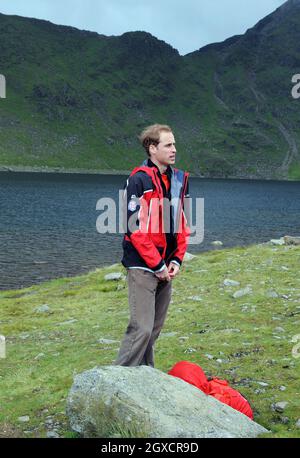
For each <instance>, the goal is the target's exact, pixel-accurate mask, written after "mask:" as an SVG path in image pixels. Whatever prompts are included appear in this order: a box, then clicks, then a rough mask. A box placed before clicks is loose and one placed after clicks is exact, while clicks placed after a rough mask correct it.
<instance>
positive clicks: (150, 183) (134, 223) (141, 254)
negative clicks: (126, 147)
mask: <svg viewBox="0 0 300 458" xmlns="http://www.w3.org/2000/svg"><path fill="white" fill-rule="evenodd" d="M166 174H167V176H168V178H169V182H170V187H169V191H168V190H167V189H166V187H165V185H164V183H163V180H162V178H161V174H160V171H159V169H158V167H157V166H156V165H155V164H154V163H153V162H152V161H151V160H150V159H148V160H146V161H145V162H144V164H143V165H142V166H141V167H136V168H135V169H134V170H133V171H132V173H131V175H130V177H129V178H128V180H127V184H126V186H125V191H124V207H125V208H124V210H125V213H126V218H125V221H124V223H125V235H124V239H123V251H124V254H123V259H122V264H123V265H124V267H126V268H142V269H146V270H150V271H152V272H159V271H161V270H163V269H164V268H165V265H169V263H170V262H171V261H172V262H175V263H177V264H178V265H181V263H182V260H183V257H184V254H185V252H186V249H187V244H188V237H189V235H190V229H189V228H188V225H187V220H186V217H185V214H184V199H185V198H186V197H188V176H189V174H188V173H187V172H183V171H182V170H179V169H176V168H173V167H170V166H169V167H168V168H167V170H166ZM171 203H172V205H171ZM168 204H169V205H168Z"/></svg>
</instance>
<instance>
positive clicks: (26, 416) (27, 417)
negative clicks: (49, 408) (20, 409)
mask: <svg viewBox="0 0 300 458" xmlns="http://www.w3.org/2000/svg"><path fill="white" fill-rule="evenodd" d="M29 419H30V418H29V416H28V415H24V416H23V417H19V418H18V421H19V422H20V423H27V422H28V421H29Z"/></svg>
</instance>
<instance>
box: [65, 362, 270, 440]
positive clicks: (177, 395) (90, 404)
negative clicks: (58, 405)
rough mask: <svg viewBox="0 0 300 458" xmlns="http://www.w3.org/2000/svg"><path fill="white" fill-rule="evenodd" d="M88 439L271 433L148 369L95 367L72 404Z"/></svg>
mask: <svg viewBox="0 0 300 458" xmlns="http://www.w3.org/2000/svg"><path fill="white" fill-rule="evenodd" d="M66 411H67V416H68V418H69V423H70V426H71V428H72V430H73V431H76V432H77V433H79V434H80V435H81V436H83V437H147V438H160V437H162V438H163V437H170V438H177V437H185V438H189V437H192V438H193V437H194V438H198V437H199V438H202V437H214V438H231V437H232V438H235V437H257V436H258V435H259V434H262V433H265V432H267V430H266V429H265V428H263V427H262V426H260V425H258V424H257V423H255V422H253V421H251V420H250V419H249V418H248V417H246V416H245V415H243V414H241V413H240V412H237V411H236V410H234V409H232V408H231V407H229V406H227V405H225V404H223V403H221V402H219V401H218V400H216V399H215V398H213V397H211V396H207V395H206V394H204V393H203V392H202V391H200V390H199V389H198V388H196V387H194V386H192V385H190V384H188V383H186V382H184V381H183V380H180V379H178V378H175V377H172V376H170V375H168V374H165V373H163V372H161V371H159V370H157V369H153V368H150V367H148V366H139V367H121V366H106V367H95V368H93V369H91V370H88V371H86V372H83V373H81V374H79V375H77V376H76V377H75V379H74V383H73V386H72V388H71V390H70V392H69V395H68V398H67V409H66Z"/></svg>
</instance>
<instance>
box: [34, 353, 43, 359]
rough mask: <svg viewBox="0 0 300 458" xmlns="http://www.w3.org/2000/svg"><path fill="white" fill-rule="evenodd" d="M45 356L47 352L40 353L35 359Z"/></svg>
mask: <svg viewBox="0 0 300 458" xmlns="http://www.w3.org/2000/svg"><path fill="white" fill-rule="evenodd" d="M44 356H45V353H39V354H38V355H36V357H35V358H34V359H41V358H43V357H44Z"/></svg>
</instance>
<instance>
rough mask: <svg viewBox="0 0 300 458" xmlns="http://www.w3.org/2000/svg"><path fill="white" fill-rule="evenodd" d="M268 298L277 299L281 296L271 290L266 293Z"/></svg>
mask: <svg viewBox="0 0 300 458" xmlns="http://www.w3.org/2000/svg"><path fill="white" fill-rule="evenodd" d="M266 296H267V297H272V298H274V299H275V298H276V297H279V295H278V294H277V293H276V291H273V290H269V291H267V292H266Z"/></svg>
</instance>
